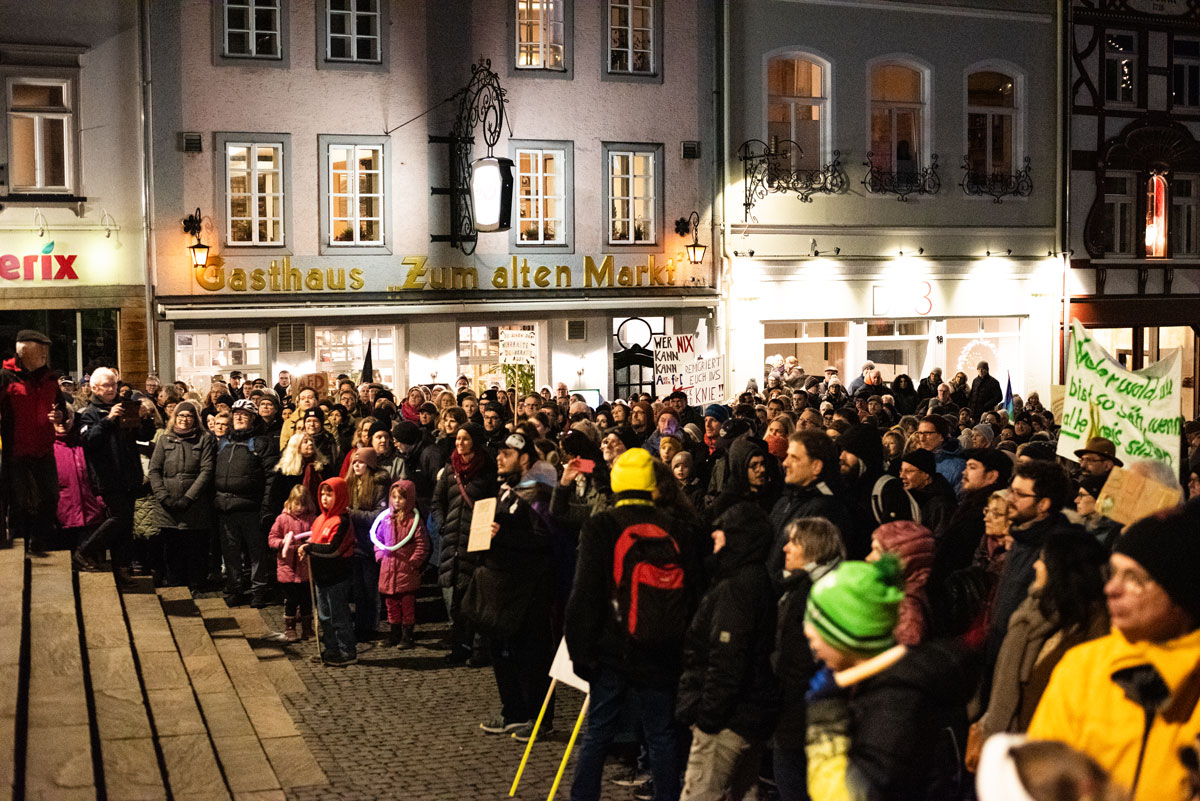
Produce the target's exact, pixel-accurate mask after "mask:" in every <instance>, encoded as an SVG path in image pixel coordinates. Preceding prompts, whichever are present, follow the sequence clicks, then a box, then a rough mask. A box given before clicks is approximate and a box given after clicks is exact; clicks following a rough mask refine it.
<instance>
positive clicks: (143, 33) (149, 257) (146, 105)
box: [138, 0, 158, 373]
mask: <svg viewBox="0 0 1200 801" xmlns="http://www.w3.org/2000/svg"><path fill="white" fill-rule="evenodd" d="M138 9H139V11H140V12H141V13H140V23H139V25H138V38H139V39H140V40H141V42H140V43H141V62H140V63H139V65H138V67H139V73H140V74H139V76H138V77H139V78H140V79H141V84H142V107H141V114H142V154H141V155H142V247H143V248H144V249H145V262H144V267H143V275H144V277H145V287H146V362H147V369H148V370H149V371H150V372H151V373H157V372H158V336H157V333H156V331H155V319H154V287H156V286H158V256H157V253H156V252H155V247H154V147H153V143H154V115H153V96H152V94H151V68H150V3H149V2H148V0H138Z"/></svg>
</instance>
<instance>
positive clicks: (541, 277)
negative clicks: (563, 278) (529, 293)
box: [533, 265, 550, 289]
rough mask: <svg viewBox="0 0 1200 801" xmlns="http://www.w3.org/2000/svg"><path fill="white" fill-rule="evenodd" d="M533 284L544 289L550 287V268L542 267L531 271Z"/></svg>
mask: <svg viewBox="0 0 1200 801" xmlns="http://www.w3.org/2000/svg"><path fill="white" fill-rule="evenodd" d="M533 283H534V284H535V285H537V286H540V287H542V288H543V289H545V288H546V287H548V286H550V268H549V267H546V266H545V265H542V266H541V267H538V268H537V269H536V270H534V271H533Z"/></svg>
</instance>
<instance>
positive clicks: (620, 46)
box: [608, 0, 654, 75]
mask: <svg viewBox="0 0 1200 801" xmlns="http://www.w3.org/2000/svg"><path fill="white" fill-rule="evenodd" d="M608 71H609V72H620V73H629V74H633V75H651V74H653V73H654V3H653V0H610V2H609V4H608Z"/></svg>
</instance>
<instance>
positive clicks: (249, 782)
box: [213, 735, 280, 793]
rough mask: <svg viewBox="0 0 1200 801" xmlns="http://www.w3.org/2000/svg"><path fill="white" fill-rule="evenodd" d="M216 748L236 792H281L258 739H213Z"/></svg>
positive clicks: (230, 785)
mask: <svg viewBox="0 0 1200 801" xmlns="http://www.w3.org/2000/svg"><path fill="white" fill-rule="evenodd" d="M213 745H215V746H216V748H217V758H218V759H220V760H221V768H222V770H224V772H225V780H226V781H227V782H228V783H229V788H230V789H231V790H232V791H233V792H235V793H238V792H244V791H247V790H277V789H279V786H280V785H279V781H278V779H276V777H275V771H274V770H273V769H272V768H271V763H270V762H269V761H268V760H267V755H266V753H264V751H263V748H262V745H260V744H259V740H258V738H257V737H255V736H253V735H251V736H249V737H214V738H213Z"/></svg>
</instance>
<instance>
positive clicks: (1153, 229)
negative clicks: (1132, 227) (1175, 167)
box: [1145, 173, 1169, 259]
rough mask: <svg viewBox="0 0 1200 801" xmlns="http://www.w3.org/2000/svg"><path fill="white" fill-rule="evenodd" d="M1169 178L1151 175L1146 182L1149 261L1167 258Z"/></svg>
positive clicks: (1160, 174) (1147, 250)
mask: <svg viewBox="0 0 1200 801" xmlns="http://www.w3.org/2000/svg"><path fill="white" fill-rule="evenodd" d="M1168 208H1169V204H1168V202H1167V178H1166V176H1165V175H1163V174H1162V173H1151V174H1150V177H1149V178H1148V179H1147V180H1146V226H1145V235H1146V236H1145V247H1146V250H1145V253H1146V258H1148V259H1165V258H1166V257H1167V209H1168Z"/></svg>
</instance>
